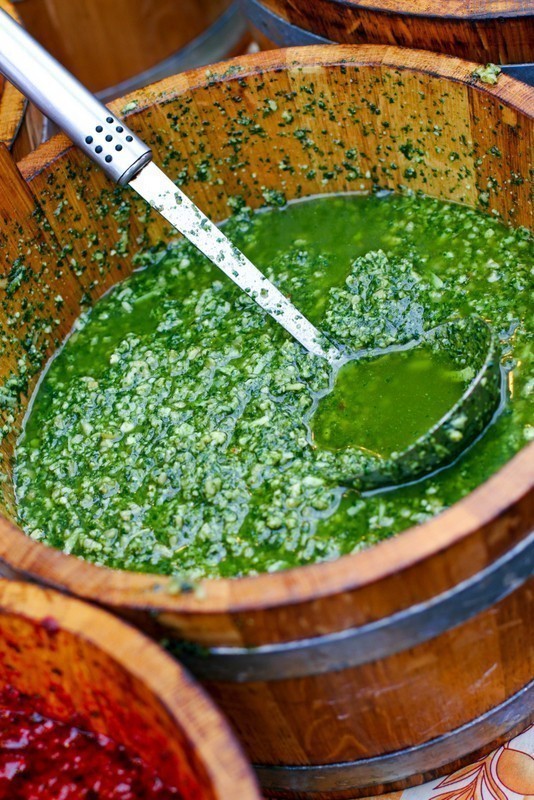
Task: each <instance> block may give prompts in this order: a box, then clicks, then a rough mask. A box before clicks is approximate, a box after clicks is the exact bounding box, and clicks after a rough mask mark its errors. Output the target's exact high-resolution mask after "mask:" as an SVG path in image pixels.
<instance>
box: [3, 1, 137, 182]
mask: <svg viewBox="0 0 534 800" xmlns="http://www.w3.org/2000/svg"><path fill="white" fill-rule="evenodd" d="M0 72H2V73H3V74H4V75H5V77H6V78H7V79H8V80H9V81H10V82H11V83H13V84H14V85H15V86H16V87H17V89H19V90H20V91H21V92H22V93H23V94H24V95H25V96H26V97H27V98H28V99H30V100H31V101H32V102H33V103H34V104H35V105H36V106H37V107H38V108H39V109H40V110H41V111H42V112H43V114H45V115H46V116H47V117H48V118H49V119H51V120H53V121H54V122H55V123H56V124H57V125H58V127H59V128H61V129H62V130H63V131H65V133H66V134H67V135H68V136H69V137H70V138H71V139H72V141H73V142H74V144H76V145H77V146H78V147H79V148H80V149H81V150H83V152H84V153H85V154H86V155H87V156H89V158H91V159H92V160H93V161H95V162H96V163H97V164H98V166H99V167H101V168H102V169H103V170H104V172H105V173H106V174H107V175H108V176H109V177H110V178H112V179H113V180H114V181H116V182H117V183H119V184H121V185H122V184H126V183H129V182H130V181H131V180H132V178H133V177H134V176H135V175H137V173H138V172H139V171H140V170H141V169H142V168H143V167H144V166H145V165H146V164H147V163H148V162H149V161H150V160H151V159H152V152H151V150H150V148H149V147H148V146H147V145H146V144H145V143H144V142H143V141H141V139H140V138H139V137H138V136H136V135H135V133H133V131H131V130H129V128H127V127H126V125H125V124H124V122H121V120H120V119H118V118H117V117H116V116H115V115H114V114H113V113H112V112H111V111H109V109H107V108H106V106H104V105H103V104H102V103H101V102H100V101H99V100H97V99H96V97H94V95H92V94H91V92H89V91H88V90H87V89H86V88H85V86H83V85H82V84H81V83H80V82H79V81H78V80H77V79H76V78H75V77H74V76H73V75H71V74H70V72H68V70H66V69H65V68H64V67H62V66H61V64H59V63H58V62H57V61H56V60H55V58H53V57H52V56H51V55H50V53H48V52H47V51H46V50H45V49H44V48H43V47H41V45H40V44H38V42H36V41H35V39H33V37H32V36H30V34H29V33H27V31H25V30H24V28H22V27H21V26H20V25H19V24H18V23H17V22H16V21H15V20H14V19H13V18H12V17H10V16H9V14H7V13H6V12H5V11H3V10H0Z"/></svg>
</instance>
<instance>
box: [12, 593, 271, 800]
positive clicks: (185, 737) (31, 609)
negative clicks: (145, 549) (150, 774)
mask: <svg viewBox="0 0 534 800" xmlns="http://www.w3.org/2000/svg"><path fill="white" fill-rule="evenodd" d="M4 692H16V693H17V695H19V694H20V695H21V696H22V697H23V698H25V702H26V703H27V707H28V709H31V712H32V713H33V712H35V713H39V714H41V715H43V716H44V717H47V718H49V719H52V720H57V721H59V722H63V723H64V724H67V725H69V726H70V725H74V726H75V727H77V728H79V729H81V730H83V731H86V732H90V733H93V734H102V735H104V736H107V737H109V738H110V739H111V740H112V741H113V743H114V744H116V745H121V746H123V747H126V749H127V751H128V753H129V754H131V755H135V756H137V757H139V758H141V760H142V762H143V763H144V764H145V765H146V766H147V767H149V768H150V769H152V770H153V771H154V772H155V773H156V774H157V775H158V776H159V777H160V778H161V779H162V780H163V781H164V782H166V783H167V784H168V785H169V786H174V787H177V788H178V789H179V790H180V793H181V794H180V798H181V800H235V798H239V800H259V794H258V793H257V791H256V788H255V783H254V779H253V776H252V773H251V771H250V770H249V768H248V766H247V764H246V762H245V760H244V758H243V756H242V754H241V753H240V751H239V748H238V746H237V745H236V743H235V742H234V740H233V738H232V734H231V732H230V730H229V728H228V726H227V725H226V723H225V722H224V720H223V719H222V718H221V716H220V714H218V713H217V710H216V709H215V708H214V706H213V704H212V703H210V702H209V700H208V698H207V697H206V696H205V695H204V693H203V692H202V691H201V690H200V689H199V688H198V687H197V686H195V684H194V683H193V682H192V681H191V679H190V678H189V676H188V675H186V674H185V672H184V671H183V670H182V669H181V668H180V667H179V666H178V664H176V663H173V662H172V660H171V659H170V657H169V656H167V655H165V654H164V653H162V652H161V651H160V650H159V649H158V648H157V647H156V646H155V645H154V644H153V643H152V642H150V641H149V640H147V639H146V638H145V637H144V636H142V635H141V634H139V633H138V632H137V631H135V630H134V629H132V628H130V627H129V626H127V625H125V624H124V623H122V622H119V620H117V619H115V618H113V617H112V616H110V615H109V614H105V613H104V612H103V611H99V610H98V609H95V608H93V607H91V606H89V605H86V604H84V603H80V602H78V601H76V600H72V599H70V598H68V597H65V596H63V595H60V594H58V593H57V592H51V591H49V590H43V589H40V588H38V587H36V586H32V585H29V584H23V583H14V582H11V581H5V580H0V711H1V710H2V696H3V693H4ZM51 755H52V754H51Z"/></svg>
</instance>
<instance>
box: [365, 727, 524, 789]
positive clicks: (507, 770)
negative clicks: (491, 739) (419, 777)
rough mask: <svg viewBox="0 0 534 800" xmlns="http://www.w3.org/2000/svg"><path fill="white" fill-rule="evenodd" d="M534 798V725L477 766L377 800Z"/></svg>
mask: <svg viewBox="0 0 534 800" xmlns="http://www.w3.org/2000/svg"><path fill="white" fill-rule="evenodd" d="M533 797H534V725H531V726H530V728H527V729H526V730H525V731H523V733H521V734H519V736H515V737H514V738H513V739H511V740H510V741H509V742H507V743H506V744H505V745H503V746H502V747H498V748H497V750H494V751H493V752H492V753H490V754H489V755H487V756H485V757H484V758H480V759H479V760H478V761H475V763H474V764H470V765H469V766H467V767H462V769H459V770H456V772H453V773H451V774H450V775H447V776H446V777H442V778H437V779H436V780H434V781H429V782H428V783H424V784H422V785H421V786H414V787H413V788H411V789H404V791H401V792H392V793H390V794H384V795H381V797H380V798H374V799H373V800H527V799H528V800H530V798H533ZM370 800H371V799H370Z"/></svg>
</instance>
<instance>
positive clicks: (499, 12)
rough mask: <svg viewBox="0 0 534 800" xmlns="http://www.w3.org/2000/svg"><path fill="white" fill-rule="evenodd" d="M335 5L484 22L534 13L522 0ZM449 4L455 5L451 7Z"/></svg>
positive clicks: (338, 0) (376, 0) (348, 1)
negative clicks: (472, 4) (473, 4)
mask: <svg viewBox="0 0 534 800" xmlns="http://www.w3.org/2000/svg"><path fill="white" fill-rule="evenodd" d="M479 1H480V0H479ZM419 2H421V0H419ZM482 2H483V0H482ZM330 3H331V4H334V2H333V0H330ZM335 5H337V6H345V7H346V8H348V9H353V10H354V12H355V13H358V12H359V11H367V12H375V13H377V14H388V15H391V16H392V15H395V16H400V17H413V18H420V19H426V18H430V17H437V18H439V19H442V20H444V21H446V20H466V21H468V22H471V21H475V20H480V21H482V22H483V21H484V20H491V19H495V18H502V17H506V18H510V17H511V18H512V19H514V18H516V17H532V16H534V13H533V11H532V9H529V8H527V7H526V6H525V4H524V3H523V0H497V3H495V0H494V7H493V8H491V9H488V10H482V9H480V10H476V11H472V10H470V9H469V8H468V7H467V4H466V3H465V0H447V10H446V11H444V10H443V1H442V0H425V6H426V7H425V8H424V9H419V8H418V7H417V0H416V3H414V1H413V0H335ZM495 5H497V7H495ZM450 6H453V8H452V9H451V8H450ZM268 8H269V9H270V10H273V9H272V6H271V5H268Z"/></svg>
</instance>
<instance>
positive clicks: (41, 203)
mask: <svg viewBox="0 0 534 800" xmlns="http://www.w3.org/2000/svg"><path fill="white" fill-rule="evenodd" d="M474 69H475V65H474V64H473V63H468V62H464V61H461V60H459V59H453V58H450V57H448V56H443V55H436V54H432V53H428V52H424V53H423V52H418V51H414V50H400V49H396V48H393V47H380V46H361V47H347V46H345V47H343V46H328V47H326V48H325V47H323V48H303V49H299V48H295V49H290V50H280V51H271V52H268V53H260V54H256V55H251V56H246V57H242V58H239V59H235V60H234V61H231V62H226V63H225V64H223V65H221V66H220V68H217V67H212V68H211V70H210V73H209V75H206V71H205V70H204V69H202V70H197V71H194V72H190V73H187V74H184V75H178V76H175V77H173V78H170V79H168V80H166V81H163V82H162V83H161V84H158V85H157V86H155V87H153V88H151V89H147V90H145V91H142V92H138V93H137V94H136V95H133V96H131V97H129V98H127V99H126V101H124V100H121V101H117V103H116V104H115V106H114V108H116V109H117V110H119V111H120V109H123V108H125V107H126V108H127V109H129V110H128V123H129V124H130V125H131V126H132V127H133V128H134V129H135V130H136V131H138V132H139V134H140V135H141V136H142V137H144V138H145V139H146V140H147V141H148V142H149V143H150V144H151V146H152V147H153V149H154V154H155V159H156V161H158V162H160V163H164V164H165V165H166V167H165V168H166V170H167V171H168V173H169V174H170V176H171V177H172V178H173V179H174V180H176V181H177V182H178V183H180V184H181V185H183V187H184V189H185V190H186V191H187V192H188V193H189V194H190V195H191V197H192V198H193V199H194V200H195V201H196V202H197V203H198V204H199V205H200V206H201V207H202V209H203V210H204V211H205V212H206V213H208V214H209V215H211V216H212V217H213V219H215V220H222V219H224V218H226V217H227V216H228V213H229V206H228V202H227V198H229V197H234V196H240V197H242V198H243V199H244V201H245V202H246V203H248V204H249V205H250V206H251V207H253V208H258V207H260V206H262V205H263V204H264V202H265V200H264V193H265V192H266V191H268V190H270V189H273V190H275V189H276V190H278V191H279V190H283V192H284V193H285V195H286V197H287V198H288V199H292V198H296V197H303V196H308V195H310V196H311V195H316V194H320V193H325V192H346V191H360V192H365V191H371V190H372V189H373V188H377V187H382V188H390V189H394V190H395V189H399V176H402V175H403V174H404V173H405V171H406V170H407V169H408V168H409V167H410V165H411V164H412V162H411V161H410V160H409V159H408V157H407V156H406V147H405V146H403V145H404V144H405V142H406V140H407V137H409V138H410V139H412V140H413V139H416V140H417V142H418V148H419V149H420V150H421V152H422V153H423V154H424V158H422V159H421V161H420V163H418V169H417V172H415V171H413V170H411V173H410V175H411V177H412V180H411V181H410V187H409V188H410V190H413V191H415V192H417V191H422V192H425V193H427V194H429V195H432V196H434V197H439V198H443V199H444V200H451V201H455V202H460V203H465V204H467V205H468V206H474V207H478V208H480V209H481V210H485V211H486V212H487V213H490V214H492V215H499V216H500V218H501V219H502V220H503V221H504V222H507V223H510V224H513V225H523V226H526V227H530V228H532V227H533V225H532V222H533V213H532V200H531V196H530V186H529V178H528V175H529V168H530V162H531V158H530V155H531V142H532V138H533V136H534V125H533V115H534V97H533V93H532V90H529V88H528V87H527V86H525V85H524V84H522V83H520V82H518V81H514V80H512V79H511V78H508V77H507V76H501V77H500V78H499V80H498V82H497V84H496V85H494V86H489V85H486V84H484V83H480V82H477V81H476V80H475V79H474V78H473V71H474ZM362 97H363V98H367V97H372V103H371V102H365V103H364V102H362V101H361V98H362ZM392 99H394V102H392ZM310 103H312V104H313V116H310V108H311V106H310ZM243 109H246V113H247V126H244V125H243V124H242V122H243ZM354 109H357V114H356V116H355V111H354ZM377 119H379V120H380V125H377V123H376V121H377ZM169 120H171V121H172V124H170V123H169ZM408 120H409V123H408V122H407V121H408ZM282 123H283V124H282ZM407 125H408V126H409V130H408V129H407ZM303 127H305V128H310V129H312V133H313V142H314V146H313V147H307V148H305V149H304V148H303V145H302V135H301V130H302V128H303ZM436 131H438V132H439V138H440V146H439V147H436V144H435V143H436V135H437V134H436ZM228 142H231V143H232V147H231V148H229V147H228ZM348 146H350V147H351V148H353V149H354V150H355V152H358V153H359V154H360V155H361V159H362V164H363V165H366V166H365V168H364V169H362V170H360V172H359V174H358V177H357V179H355V178H354V175H353V173H352V171H349V170H347V169H346V168H345V167H344V164H345V163H346V156H345V152H346V148H347V147H348ZM386 151H387V161H384V159H383V153H384V152H386ZM451 152H454V154H455V158H454V159H450V158H449V154H450V153H451ZM408 155H409V153H408ZM206 161H207V162H208V163H209V164H210V169H209V172H208V173H206V170H205V169H203V173H204V174H205V177H206V180H203V181H196V180H195V179H194V178H191V177H189V176H193V175H195V172H196V170H197V167H198V168H199V169H200V167H201V165H204V167H205V164H206ZM280 164H283V165H284V167H285V168H284V170H283V171H281V169H280ZM287 164H292V165H293V167H294V168H293V169H287V168H286V167H287ZM0 173H1V175H2V186H3V187H4V190H3V191H2V193H1V195H0V220H1V221H2V222H1V231H0V244H1V245H2V247H1V249H0V258H1V259H2V262H3V268H2V269H3V272H4V278H3V280H4V283H3V286H4V293H3V296H2V305H1V307H0V325H1V328H0V335H1V339H0V341H1V342H2V347H3V355H2V359H1V360H0V370H2V372H1V382H2V385H3V388H1V387H0V388H1V391H0V399H1V403H2V408H3V427H2V433H3V441H2V453H3V482H2V483H0V487H1V491H2V509H3V515H4V519H3V520H2V521H1V522H0V561H1V562H3V563H4V565H6V566H8V567H9V568H10V569H11V570H12V571H14V572H15V573H16V574H18V575H22V576H27V577H30V578H32V579H35V580H37V581H42V582H44V583H47V584H49V585H51V586H56V587H60V588H61V589H63V590H65V591H68V592H71V593H73V594H77V595H80V596H82V597H85V598H87V599H90V600H93V601H95V602H98V603H101V604H105V605H106V606H108V607H109V608H111V609H113V610H115V611H116V612H117V613H119V614H122V615H125V616H127V617H128V618H129V619H131V620H135V621H136V622H137V623H138V624H139V625H141V626H143V627H144V628H145V629H146V630H150V631H152V632H153V633H154V634H156V635H165V636H166V637H167V638H173V637H174V638H176V639H181V640H183V641H185V642H187V643H188V647H187V649H186V650H184V652H183V653H182V658H183V659H184V660H186V661H187V664H188V665H189V666H190V668H191V669H192V670H194V671H195V672H196V673H197V675H198V676H199V677H201V679H202V681H203V682H204V684H205V686H206V687H208V689H209V691H210V692H211V693H212V695H213V696H214V697H215V698H216V699H217V701H218V702H219V704H220V705H221V707H222V708H223V709H224V711H225V712H226V714H227V715H228V717H229V718H230V719H231V721H232V723H233V726H234V728H235V729H236V731H237V732H238V734H239V735H240V737H241V740H242V741H243V743H244V745H245V748H246V751H247V752H248V755H249V756H250V758H251V760H252V761H253V763H254V764H255V765H256V766H257V768H258V774H259V775H260V777H261V780H262V783H263V785H264V787H265V792H266V793H267V794H268V795H269V796H284V797H292V798H314V799H315V800H323V799H324V798H330V800H334V798H336V800H339V799H340V798H349V797H351V798H352V797H357V796H361V795H367V794H370V793H379V792H380V791H382V790H384V789H385V788H386V787H387V788H389V789H394V788H398V787H402V786H406V785H413V784H416V783H418V782H420V781H421V780H422V779H423V778H430V777H432V776H436V775H439V774H443V773H444V772H445V771H446V770H447V769H451V767H454V766H455V765H457V764H458V763H468V762H469V760H470V759H471V760H472V759H473V757H474V754H476V753H478V752H482V751H487V750H489V749H491V747H493V746H494V745H495V744H496V743H497V742H499V741H500V740H501V739H502V738H503V737H505V736H508V735H510V733H511V732H512V731H514V730H515V729H516V727H517V726H519V725H526V724H527V722H528V721H529V719H530V718H531V716H532V711H533V706H534V701H533V697H534V695H533V692H534V685H533V683H532V682H531V681H532V675H533V658H534V641H533V637H532V611H533V593H534V592H533V588H534V587H533V586H532V581H530V582H529V580H528V579H529V578H530V576H531V575H532V572H533V557H534V552H533V549H534V544H533V541H532V535H531V534H530V532H531V530H532V522H533V519H534V515H533V509H532V501H533V496H534V494H533V490H532V484H533V475H534V469H533V464H534V445H531V446H530V447H528V448H526V449H524V450H522V451H521V452H520V453H519V454H518V455H517V456H516V457H515V458H514V459H513V460H512V461H510V462H509V463H508V464H507V465H506V466H505V467H504V468H503V469H501V470H500V471H499V472H498V473H497V474H495V475H494V476H493V477H492V478H491V479H490V480H488V481H487V482H486V483H485V484H484V485H482V486H481V487H480V488H478V489H477V490H476V491H474V492H473V493H472V494H470V495H469V496H467V497H465V498H464V499H463V500H462V501H461V502H459V503H457V504H456V505H454V506H453V507H452V508H450V509H449V510H447V511H445V512H443V513H442V514H440V516H439V517H436V518H435V519H433V520H431V521H429V522H426V523H424V524H421V525H419V526H417V527H415V528H412V529H410V530H408V531H406V532H404V533H402V534H400V535H399V536H397V537H395V538H393V539H390V540H388V541H385V542H383V543H381V544H378V545H376V546H375V547H372V548H369V549H368V550H365V551H362V552H359V553H356V554H353V555H348V556H344V557H342V558H340V559H338V560H337V561H334V562H331V563H323V564H317V565H313V566H307V567H301V568H297V569H292V570H289V571H285V572H279V573H272V574H264V575H259V576H254V577H247V578H240V579H234V580H223V579H221V580H206V581H203V582H202V583H201V586H200V591H199V592H192V593H183V594H176V593H175V584H173V583H172V582H169V580H168V579H166V578H163V577H161V576H160V577H157V576H153V575H142V574H132V573H126V572H120V571H113V570H109V569H104V568H101V567H97V566H93V565H91V564H88V563H85V562H83V561H81V560H79V559H76V558H74V557H72V556H67V555H65V554H63V553H60V552H59V551H56V550H54V549H51V548H48V547H45V546H44V545H42V544H41V543H38V542H35V541H33V540H32V539H31V538H29V537H27V536H25V535H24V534H23V533H22V532H21V531H20V530H19V529H18V528H17V526H16V510H15V505H14V498H13V489H12V478H11V470H12V461H13V447H14V443H15V440H16V437H17V434H18V432H19V431H20V426H21V421H22V416H23V414H24V411H25V409H26V406H27V402H28V396H29V394H30V392H31V390H32V388H33V387H34V386H35V382H36V380H37V377H38V374H39V371H40V369H41V368H42V365H43V364H44V363H45V362H46V360H47V358H48V357H49V356H50V355H51V354H52V352H53V351H54V349H55V347H56V345H57V343H58V342H59V341H61V339H62V338H63V337H64V336H65V335H66V334H67V332H68V331H69V330H70V329H71V326H72V324H73V322H74V320H75V319H76V317H77V316H78V314H79V312H80V308H81V303H82V301H83V300H86V299H87V296H88V295H90V296H92V297H93V298H94V299H96V298H97V297H98V296H100V295H101V294H102V293H104V292H105V291H107V290H108V288H109V287H110V286H112V285H113V284H114V283H116V282H117V281H118V280H121V279H122V278H123V277H124V276H125V274H127V273H128V271H129V270H131V269H132V264H131V257H132V256H133V255H134V254H135V253H136V252H137V251H138V250H139V248H142V247H148V246H151V245H155V244H157V243H158V242H160V241H161V239H162V237H165V236H166V235H167V234H166V230H167V228H166V225H165V224H164V223H162V221H161V219H160V218H159V217H158V216H157V215H156V214H155V213H152V212H147V210H146V208H145V207H144V205H143V203H142V202H141V201H140V200H139V199H138V198H137V197H136V196H135V195H134V194H133V192H131V191H130V190H128V189H124V190H121V189H119V188H117V187H115V186H113V185H111V184H110V183H109V181H108V180H107V179H106V178H105V176H104V175H103V174H102V173H101V172H99V170H98V169H97V168H96V167H95V166H93V165H92V164H91V163H89V162H88V161H87V160H86V159H85V158H84V157H82V155H81V154H80V153H79V152H78V151H76V150H75V149H73V148H71V147H69V143H68V141H67V140H66V139H65V138H63V137H58V138H56V139H54V140H52V141H51V142H49V143H47V144H46V145H44V146H43V147H41V148H40V149H39V150H38V151H36V152H35V153H33V154H31V155H30V156H28V157H27V158H26V159H24V160H23V161H22V162H20V163H19V164H18V167H17V166H16V165H15V164H13V162H12V160H11V159H10V158H9V157H8V155H7V153H5V152H1V151H0ZM412 173H413V174H412ZM401 188H402V186H401ZM95 232H96V235H95ZM119 243H120V246H119ZM58 298H59V299H58ZM197 645H198V647H199V649H198V651H197V650H196V646H197Z"/></svg>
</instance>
